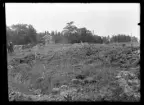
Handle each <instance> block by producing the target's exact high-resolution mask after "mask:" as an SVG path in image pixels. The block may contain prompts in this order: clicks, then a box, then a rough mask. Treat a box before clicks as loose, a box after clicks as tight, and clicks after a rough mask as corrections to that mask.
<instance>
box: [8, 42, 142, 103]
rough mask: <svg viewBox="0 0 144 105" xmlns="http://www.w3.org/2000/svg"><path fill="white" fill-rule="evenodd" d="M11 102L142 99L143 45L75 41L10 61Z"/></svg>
mask: <svg viewBox="0 0 144 105" xmlns="http://www.w3.org/2000/svg"><path fill="white" fill-rule="evenodd" d="M8 78H9V79H8V80H9V81H8V82H9V100H10V101H132V102H135V101H139V100H140V48H139V47H130V46H123V45H119V46H118V45H96V44H87V43H84V44H73V45H69V46H66V47H57V48H54V47H53V48H52V49H51V50H49V51H48V52H46V53H38V54H37V57H35V55H34V53H31V52H30V53H29V54H27V55H25V56H23V57H16V56H15V57H13V58H12V59H11V60H9V61H8Z"/></svg>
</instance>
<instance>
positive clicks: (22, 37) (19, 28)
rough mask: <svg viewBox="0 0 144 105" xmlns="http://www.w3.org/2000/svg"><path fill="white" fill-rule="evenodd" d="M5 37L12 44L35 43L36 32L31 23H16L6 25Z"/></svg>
mask: <svg viewBox="0 0 144 105" xmlns="http://www.w3.org/2000/svg"><path fill="white" fill-rule="evenodd" d="M7 39H8V40H11V41H12V42H13V43H14V44H28V43H37V33H36V30H35V29H34V27H33V26H32V25H27V24H16V25H12V26H10V27H7Z"/></svg>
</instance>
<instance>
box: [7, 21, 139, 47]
mask: <svg viewBox="0 0 144 105" xmlns="http://www.w3.org/2000/svg"><path fill="white" fill-rule="evenodd" d="M46 34H48V35H51V36H52V41H53V42H54V43H71V44H73V43H81V42H88V43H101V44H102V43H106V44H108V43H115V42H117V43H120V42H131V41H133V42H138V39H137V38H136V37H134V36H133V37H131V36H129V35H124V34H118V35H113V36H112V37H109V35H108V36H105V37H102V36H98V35H95V34H94V33H92V32H91V31H90V30H88V29H87V28H86V27H83V28H78V27H77V26H75V25H74V22H73V21H71V22H69V23H67V24H66V26H65V27H64V28H63V30H62V31H61V32H57V31H51V32H49V31H45V32H41V33H37V31H36V29H35V28H34V27H33V26H32V25H28V24H16V25H12V26H7V27H6V37H7V42H8V41H12V42H13V43H14V44H17V45H24V44H29V43H31V44H37V43H44V38H43V37H44V36H45V35H46Z"/></svg>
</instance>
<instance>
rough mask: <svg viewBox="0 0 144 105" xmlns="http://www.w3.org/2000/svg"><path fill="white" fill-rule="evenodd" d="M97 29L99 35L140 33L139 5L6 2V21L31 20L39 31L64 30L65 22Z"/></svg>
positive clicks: (29, 21) (8, 23)
mask: <svg viewBox="0 0 144 105" xmlns="http://www.w3.org/2000/svg"><path fill="white" fill-rule="evenodd" d="M70 21H74V22H75V23H74V24H75V25H76V26H77V27H86V28H87V29H89V30H94V33H95V34H97V35H100V36H107V35H110V36H111V35H113V34H131V33H132V35H133V36H136V37H138V38H139V37H140V28H139V26H138V25H137V24H138V23H139V22H140V5H139V4H138V3H131V4H128V3H127V4H122V3H118V4H114V3H112V4H110V3H105V4H103V3H102V4H100V3H92V4H86V3H83V4H81V3H76V4H75V3H73V4H72V3H69V4H62V3H57V4H54V3H29V4H27V3H21V4H20V3H6V24H7V25H8V26H10V25H12V24H17V23H24V24H32V25H33V26H34V28H35V29H36V30H37V32H42V31H49V32H51V31H52V30H53V31H56V30H57V31H62V29H63V28H64V27H65V26H66V23H68V22H70Z"/></svg>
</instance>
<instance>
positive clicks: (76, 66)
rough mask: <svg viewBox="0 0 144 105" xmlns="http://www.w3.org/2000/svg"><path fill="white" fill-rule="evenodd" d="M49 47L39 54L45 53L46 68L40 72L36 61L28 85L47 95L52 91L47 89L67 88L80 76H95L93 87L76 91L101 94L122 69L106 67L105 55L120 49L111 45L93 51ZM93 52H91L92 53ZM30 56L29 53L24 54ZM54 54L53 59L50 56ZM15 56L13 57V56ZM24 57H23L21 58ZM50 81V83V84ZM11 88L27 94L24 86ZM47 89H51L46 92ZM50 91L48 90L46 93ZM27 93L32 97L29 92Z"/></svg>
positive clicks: (84, 87) (40, 67) (85, 87)
mask: <svg viewBox="0 0 144 105" xmlns="http://www.w3.org/2000/svg"><path fill="white" fill-rule="evenodd" d="M64 46H66V47H68V48H67V49H65V50H61V49H62V48H63V47H64ZM64 46H63V45H49V46H47V47H45V48H43V49H41V50H39V52H40V53H41V54H45V55H46V56H45V57H44V58H43V60H42V61H43V62H44V64H45V67H46V69H45V70H44V69H43V66H42V63H43V62H41V61H38V62H37V63H36V64H35V65H34V66H33V68H32V70H31V71H30V73H31V82H30V83H31V84H34V87H37V89H39V88H40V89H41V90H42V91H43V93H44V94H47V93H49V92H50V91H51V89H50V88H53V87H57V86H59V85H62V84H67V85H70V83H71V82H70V80H71V79H73V78H75V76H77V75H79V74H83V75H85V76H90V77H94V78H95V80H97V83H96V84H93V85H91V87H89V86H87V85H85V86H76V88H80V87H81V88H83V89H84V90H85V91H84V92H86V91H87V90H89V92H87V93H86V94H89V95H93V92H92V93H91V92H90V90H92V89H96V90H95V92H97V94H98V93H100V92H99V90H101V89H103V88H105V87H108V86H111V84H113V83H114V82H115V76H116V75H117V73H118V71H120V70H121V69H120V68H119V66H111V65H108V64H105V63H104V62H106V58H104V55H105V53H107V52H109V51H110V50H113V49H119V48H120V47H119V46H110V45H100V44H97V45H94V46H93V48H92V49H88V47H87V45H86V46H85V49H83V48H80V46H79V45H78V47H76V44H75V45H64ZM92 52H94V53H92ZM26 53H29V52H26ZM53 54H55V55H54V56H53V57H52V58H51V56H52V55H53ZM16 56H17V55H15V56H14V57H16ZM22 56H23V55H22ZM43 71H45V77H46V78H45V80H43V81H42V82H41V83H38V82H37V80H38V78H40V77H41V76H42V72H43ZM49 80H50V81H51V82H52V84H51V83H50V82H49ZM14 86H16V87H19V90H20V91H21V92H23V93H26V94H27V93H28V91H27V89H26V88H27V87H26V88H24V87H23V88H21V87H22V86H25V85H22V86H19V85H17V84H15V85H14ZM49 89H50V90H49ZM47 90H49V91H47ZM29 94H32V93H31V92H29Z"/></svg>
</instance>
